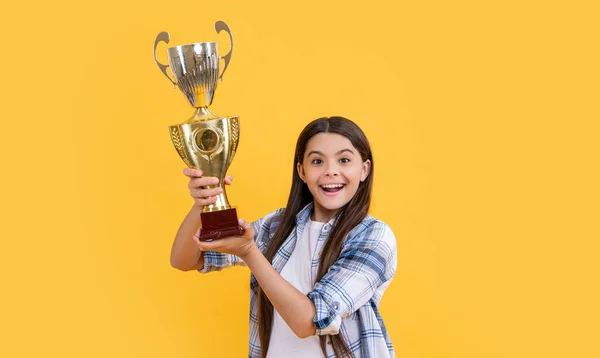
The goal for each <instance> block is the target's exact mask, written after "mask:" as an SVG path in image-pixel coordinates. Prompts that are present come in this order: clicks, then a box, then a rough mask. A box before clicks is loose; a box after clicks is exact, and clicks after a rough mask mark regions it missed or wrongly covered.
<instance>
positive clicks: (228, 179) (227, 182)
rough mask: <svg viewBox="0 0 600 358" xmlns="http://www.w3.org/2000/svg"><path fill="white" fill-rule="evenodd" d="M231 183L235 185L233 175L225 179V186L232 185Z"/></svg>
mask: <svg viewBox="0 0 600 358" xmlns="http://www.w3.org/2000/svg"><path fill="white" fill-rule="evenodd" d="M231 183H233V177H232V176H231V175H227V176H226V177H225V184H227V185H231Z"/></svg>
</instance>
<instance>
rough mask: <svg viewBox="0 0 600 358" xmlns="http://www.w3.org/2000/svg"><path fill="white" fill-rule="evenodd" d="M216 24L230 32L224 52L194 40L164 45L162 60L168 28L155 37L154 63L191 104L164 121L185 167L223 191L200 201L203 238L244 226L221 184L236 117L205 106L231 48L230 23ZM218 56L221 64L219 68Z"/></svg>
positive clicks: (234, 138) (237, 125)
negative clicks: (183, 116) (178, 119)
mask: <svg viewBox="0 0 600 358" xmlns="http://www.w3.org/2000/svg"><path fill="white" fill-rule="evenodd" d="M215 30H216V31H217V33H219V32H221V31H226V32H227V33H228V34H229V39H230V41H231V49H230V50H229V52H228V53H227V55H225V56H223V57H220V56H219V51H218V44H217V43H216V42H198V43H193V44H187V45H182V46H175V47H169V48H168V49H167V55H168V59H169V65H168V66H167V65H163V64H161V63H160V62H159V61H158V59H157V58H156V47H157V46H158V44H159V43H160V42H161V41H162V42H165V43H167V44H168V43H169V40H170V36H169V33H167V32H161V33H159V34H158V36H156V40H155V41H154V61H156V64H157V65H158V68H159V69H160V70H161V71H162V73H163V74H164V75H165V76H166V77H167V78H168V79H169V81H171V82H172V83H173V85H174V86H176V87H178V88H179V89H180V90H181V92H182V93H183V95H184V96H185V98H186V99H187V101H188V102H189V104H190V105H191V106H192V107H194V108H195V109H196V110H195V112H194V115H193V116H192V117H191V118H190V119H188V120H187V121H185V122H183V123H181V124H177V125H173V126H170V127H169V132H170V133H171V139H172V140H173V144H174V145H175V149H176V150H177V153H179V156H180V157H181V159H183V161H184V163H185V164H186V165H187V166H188V167H190V168H195V169H200V170H201V171H202V172H203V173H204V174H203V175H205V176H211V177H217V178H219V184H217V185H211V186H208V187H207V188H217V187H219V188H222V189H223V193H222V194H219V195H218V196H217V201H216V202H215V203H213V204H210V205H208V206H205V207H204V209H203V210H202V214H200V216H201V220H202V228H201V229H200V240H202V241H207V240H214V239H218V238H221V237H227V236H232V235H241V234H243V232H244V231H243V229H242V228H241V227H240V226H239V223H238V217H237V212H236V209H235V208H233V207H231V205H229V201H228V200H227V195H226V193H225V185H224V178H225V175H226V173H227V169H228V168H229V165H230V164H231V161H232V160H233V157H234V155H235V151H236V149H237V146H238V142H239V139H240V123H239V118H238V117H237V116H227V117H223V116H219V115H216V114H214V113H213V112H211V111H210V109H209V108H208V107H209V106H210V105H211V104H212V101H213V98H214V96H215V90H216V89H217V84H218V82H219V79H221V80H223V74H224V73H225V70H227V66H228V65H229V61H230V60H231V53H232V51H233V37H232V36H231V31H230V30H229V26H227V24H225V23H224V22H223V21H217V22H216V23H215ZM221 59H223V60H224V62H225V66H224V67H223V72H222V73H221V74H219V64H220V60H221ZM167 67H168V68H170V69H171V72H172V73H173V75H174V77H175V80H172V79H171V77H169V75H168V73H167Z"/></svg>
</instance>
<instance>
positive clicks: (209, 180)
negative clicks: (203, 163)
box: [188, 177, 219, 189]
mask: <svg viewBox="0 0 600 358" xmlns="http://www.w3.org/2000/svg"><path fill="white" fill-rule="evenodd" d="M217 184H219V178H215V177H202V178H190V182H189V183H188V187H189V188H190V189H199V188H201V187H203V186H209V185H217Z"/></svg>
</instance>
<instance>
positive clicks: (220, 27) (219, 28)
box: [215, 21, 233, 81]
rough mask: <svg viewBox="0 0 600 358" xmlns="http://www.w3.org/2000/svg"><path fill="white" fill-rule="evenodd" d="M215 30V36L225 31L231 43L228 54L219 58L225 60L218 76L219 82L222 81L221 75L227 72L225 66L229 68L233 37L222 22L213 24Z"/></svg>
mask: <svg viewBox="0 0 600 358" xmlns="http://www.w3.org/2000/svg"><path fill="white" fill-rule="evenodd" d="M215 30H217V34H218V33H219V32H221V31H222V30H225V32H227V34H229V41H230V42H231V48H230V49H229V52H228V53H227V55H225V56H222V57H221V58H222V59H224V60H225V67H223V72H221V75H220V76H219V78H220V79H221V81H223V75H224V74H225V71H226V70H227V66H229V61H231V53H232V52H233V36H231V30H229V26H227V24H226V23H224V22H223V21H217V22H216V23H215Z"/></svg>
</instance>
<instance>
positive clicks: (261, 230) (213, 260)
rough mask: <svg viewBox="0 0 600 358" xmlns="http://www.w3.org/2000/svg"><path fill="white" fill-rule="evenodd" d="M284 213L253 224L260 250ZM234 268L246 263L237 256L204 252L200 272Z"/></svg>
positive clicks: (261, 219) (278, 213)
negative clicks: (275, 223) (276, 221)
mask: <svg viewBox="0 0 600 358" xmlns="http://www.w3.org/2000/svg"><path fill="white" fill-rule="evenodd" d="M282 212H283V209H278V210H276V211H274V212H272V213H269V214H267V215H266V216H265V217H263V218H260V219H258V220H256V221H254V222H252V224H251V225H252V228H253V229H254V241H255V242H256V244H257V246H258V247H259V248H261V247H262V246H265V245H266V242H268V239H269V238H270V235H269V233H270V231H271V227H272V225H273V221H275V219H276V218H277V217H279V215H280V214H281V213H282ZM198 235H200V229H198V231H196V234H195V237H198ZM232 266H246V263H245V262H244V260H242V259H241V258H239V257H238V256H236V255H231V254H224V253H222V252H216V251H204V267H202V269H200V270H198V271H199V272H201V273H207V272H212V271H221V270H223V269H224V268H227V267H232Z"/></svg>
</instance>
